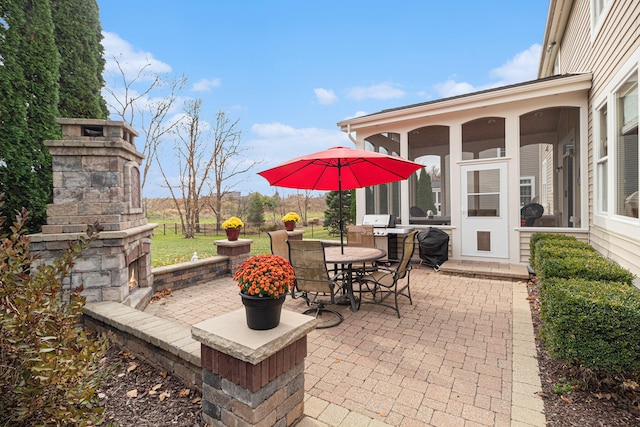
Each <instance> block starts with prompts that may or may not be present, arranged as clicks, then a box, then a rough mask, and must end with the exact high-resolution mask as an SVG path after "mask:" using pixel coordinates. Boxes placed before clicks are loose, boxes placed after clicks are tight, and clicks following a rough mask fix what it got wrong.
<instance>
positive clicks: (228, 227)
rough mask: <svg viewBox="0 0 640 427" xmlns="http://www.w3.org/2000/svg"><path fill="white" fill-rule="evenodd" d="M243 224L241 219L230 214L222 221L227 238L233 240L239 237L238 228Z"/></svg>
mask: <svg viewBox="0 0 640 427" xmlns="http://www.w3.org/2000/svg"><path fill="white" fill-rule="evenodd" d="M243 226H244V223H243V222H242V220H241V219H240V218H238V217H236V216H232V217H231V218H229V219H228V220H226V221H225V222H223V223H222V228H224V230H225V231H226V233H227V240H228V241H230V242H233V241H235V240H238V237H240V229H241V228H242V227H243Z"/></svg>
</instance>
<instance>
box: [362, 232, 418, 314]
mask: <svg viewBox="0 0 640 427" xmlns="http://www.w3.org/2000/svg"><path fill="white" fill-rule="evenodd" d="M416 233H417V231H413V232H411V233H409V234H407V235H406V236H404V241H403V242H402V258H401V259H400V261H399V262H398V263H393V264H391V265H388V266H387V265H384V266H380V267H378V269H377V270H375V271H370V272H366V273H365V274H364V275H362V276H360V277H358V278H357V280H356V281H357V282H358V283H359V285H360V290H359V298H360V304H367V303H373V304H379V305H383V306H385V307H389V308H392V309H393V310H395V312H396V314H397V315H398V318H399V317H400V308H399V306H398V296H399V295H400V296H404V297H406V298H408V299H409V303H410V304H413V300H412V299H411V288H410V286H409V285H410V283H409V282H410V278H411V277H410V273H411V257H412V256H413V252H414V251H415V237H416ZM405 278H406V282H405V281H404V279H405ZM363 292H366V293H370V294H371V296H372V298H371V300H365V299H363V296H362V294H363ZM392 296H393V299H394V304H393V305H391V304H390V303H385V301H386V299H387V298H389V297H392Z"/></svg>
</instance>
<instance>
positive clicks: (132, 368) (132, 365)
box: [127, 362, 138, 372]
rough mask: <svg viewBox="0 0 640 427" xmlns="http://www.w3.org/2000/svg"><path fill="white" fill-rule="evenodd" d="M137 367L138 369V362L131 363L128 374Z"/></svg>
mask: <svg viewBox="0 0 640 427" xmlns="http://www.w3.org/2000/svg"><path fill="white" fill-rule="evenodd" d="M137 367H138V364H137V363H136V362H131V363H129V367H128V368H127V372H131V371H134V370H135V369H136V368H137Z"/></svg>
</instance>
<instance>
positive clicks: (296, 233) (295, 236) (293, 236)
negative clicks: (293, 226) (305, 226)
mask: <svg viewBox="0 0 640 427" xmlns="http://www.w3.org/2000/svg"><path fill="white" fill-rule="evenodd" d="M303 234H304V230H293V231H287V235H288V236H289V237H288V239H289V240H302V235H303Z"/></svg>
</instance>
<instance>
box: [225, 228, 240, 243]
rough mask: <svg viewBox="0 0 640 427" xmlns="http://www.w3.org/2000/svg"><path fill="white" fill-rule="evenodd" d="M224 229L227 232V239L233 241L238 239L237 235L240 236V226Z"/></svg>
mask: <svg viewBox="0 0 640 427" xmlns="http://www.w3.org/2000/svg"><path fill="white" fill-rule="evenodd" d="M225 231H226V232H227V240H228V241H230V242H234V241H236V240H238V237H240V227H238V228H227V229H226V230H225Z"/></svg>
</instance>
